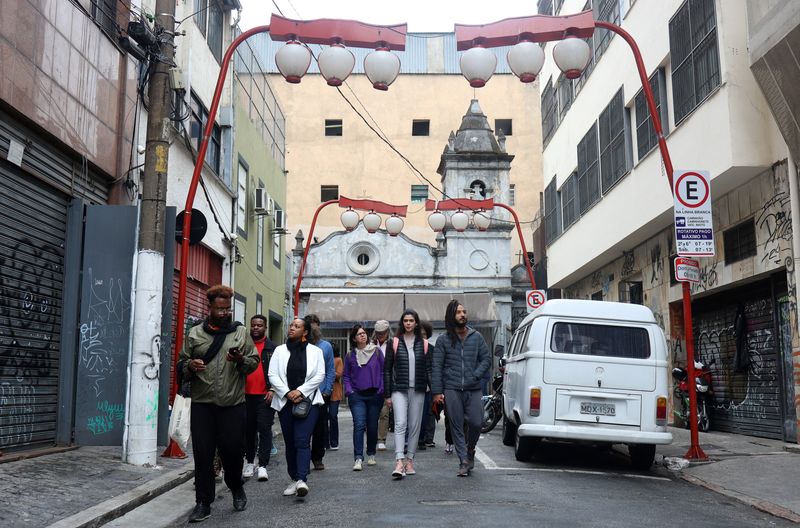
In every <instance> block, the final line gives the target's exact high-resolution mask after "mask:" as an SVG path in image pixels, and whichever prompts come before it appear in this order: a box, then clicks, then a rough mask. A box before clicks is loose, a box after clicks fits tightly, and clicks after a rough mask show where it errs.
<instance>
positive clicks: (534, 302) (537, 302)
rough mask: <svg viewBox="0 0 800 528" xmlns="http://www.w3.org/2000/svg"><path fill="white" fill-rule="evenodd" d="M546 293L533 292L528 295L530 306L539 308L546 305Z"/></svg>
mask: <svg viewBox="0 0 800 528" xmlns="http://www.w3.org/2000/svg"><path fill="white" fill-rule="evenodd" d="M544 301H545V298H544V293H543V292H542V291H541V290H533V291H532V292H530V293H529V294H528V299H527V302H528V306H530V307H531V308H538V307H540V306H541V305H543V304H544Z"/></svg>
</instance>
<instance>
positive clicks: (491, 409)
mask: <svg viewBox="0 0 800 528" xmlns="http://www.w3.org/2000/svg"><path fill="white" fill-rule="evenodd" d="M481 402H482V403H483V423H482V424H481V433H488V432H489V431H491V430H492V429H494V427H495V426H496V425H497V422H499V421H500V418H502V417H503V373H502V372H498V373H497V374H495V376H494V379H493V380H492V394H491V395H489V396H482V397H481Z"/></svg>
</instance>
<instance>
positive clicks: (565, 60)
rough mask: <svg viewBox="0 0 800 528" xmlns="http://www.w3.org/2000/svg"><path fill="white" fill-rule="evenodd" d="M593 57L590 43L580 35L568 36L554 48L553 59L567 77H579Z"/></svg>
mask: <svg viewBox="0 0 800 528" xmlns="http://www.w3.org/2000/svg"><path fill="white" fill-rule="evenodd" d="M591 58H592V50H591V49H589V45H588V44H587V43H586V42H584V41H583V39H579V38H578V37H567V38H565V39H564V40H562V41H560V42H559V43H558V44H556V45H555V47H554V48H553V59H554V60H555V61H556V65H557V66H558V68H559V69H560V70H561V71H562V72H564V76H565V77H566V78H567V79H577V78H578V77H580V76H581V73H583V69H584V68H586V65H587V64H589V59H591Z"/></svg>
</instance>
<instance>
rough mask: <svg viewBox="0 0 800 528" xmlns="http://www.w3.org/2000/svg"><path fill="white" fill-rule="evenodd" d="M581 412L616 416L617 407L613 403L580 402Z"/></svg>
mask: <svg viewBox="0 0 800 528" xmlns="http://www.w3.org/2000/svg"><path fill="white" fill-rule="evenodd" d="M581 414H596V415H600V416H616V414H617V409H616V408H615V407H614V404H613V403H597V402H581Z"/></svg>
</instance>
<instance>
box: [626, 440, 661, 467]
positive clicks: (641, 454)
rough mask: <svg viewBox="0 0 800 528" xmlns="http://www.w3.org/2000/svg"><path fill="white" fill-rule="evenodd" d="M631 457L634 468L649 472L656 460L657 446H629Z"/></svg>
mask: <svg viewBox="0 0 800 528" xmlns="http://www.w3.org/2000/svg"><path fill="white" fill-rule="evenodd" d="M628 453H630V455H631V464H632V465H633V467H634V468H636V469H639V470H641V471H647V470H649V469H650V466H652V465H653V460H655V458H656V446H654V445H651V444H633V445H629V446H628Z"/></svg>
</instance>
